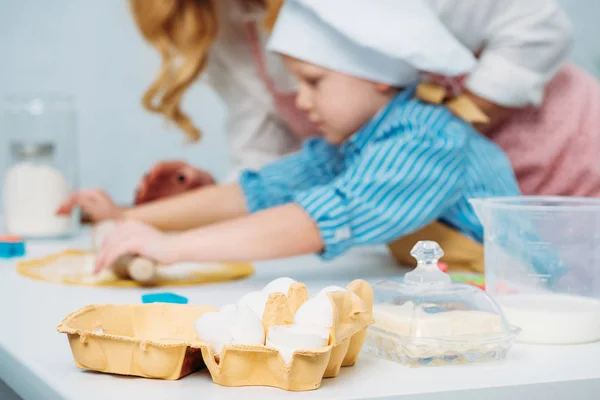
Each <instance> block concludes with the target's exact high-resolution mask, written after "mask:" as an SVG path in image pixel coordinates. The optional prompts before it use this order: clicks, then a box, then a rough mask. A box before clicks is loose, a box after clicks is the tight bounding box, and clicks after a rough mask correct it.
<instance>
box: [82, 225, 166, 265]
mask: <svg viewBox="0 0 600 400" xmlns="http://www.w3.org/2000/svg"><path fill="white" fill-rule="evenodd" d="M173 244H174V239H173V237H172V236H169V235H166V234H164V233H162V232H160V231H158V230H156V229H154V228H152V227H150V226H148V225H146V224H144V223H142V222H138V221H125V222H121V223H119V225H118V226H117V228H116V229H115V231H114V232H112V233H110V234H109V235H107V236H106V238H105V239H104V241H103V242H102V247H101V249H100V251H99V252H98V254H97V255H96V266H95V268H94V272H95V273H98V272H100V271H102V270H104V269H107V268H110V266H111V265H112V264H113V263H114V262H115V261H116V260H117V258H119V257H120V256H122V255H124V254H133V255H136V256H140V257H144V258H148V259H151V260H153V261H156V262H157V263H159V264H163V265H169V264H173V263H174V262H176V261H177V260H176V254H175V248H174V245H173Z"/></svg>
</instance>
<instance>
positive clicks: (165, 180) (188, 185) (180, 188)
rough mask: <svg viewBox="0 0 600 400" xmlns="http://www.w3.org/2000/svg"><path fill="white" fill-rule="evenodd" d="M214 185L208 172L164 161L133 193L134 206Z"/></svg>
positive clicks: (144, 178) (153, 169)
mask: <svg viewBox="0 0 600 400" xmlns="http://www.w3.org/2000/svg"><path fill="white" fill-rule="evenodd" d="M215 183H216V182H215V180H214V179H213V177H212V176H211V175H210V174H209V173H208V172H205V171H202V170H199V169H196V168H194V167H192V166H191V165H189V164H187V163H185V162H183V161H164V162H161V163H158V164H156V165H155V166H154V168H152V170H151V171H150V172H149V173H148V174H146V175H145V176H144V177H143V178H142V181H141V182H140V185H139V187H138V189H137V191H136V193H135V204H136V205H139V204H143V203H148V202H151V201H155V200H158V199H162V198H165V197H169V196H173V195H177V194H180V193H184V192H187V191H189V190H192V189H197V188H200V187H203V186H207V185H214V184H215Z"/></svg>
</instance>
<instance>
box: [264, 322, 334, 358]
mask: <svg viewBox="0 0 600 400" xmlns="http://www.w3.org/2000/svg"><path fill="white" fill-rule="evenodd" d="M328 343H329V329H327V328H324V327H319V326H308V325H307V326H301V325H279V326H272V327H270V328H269V332H268V334H267V347H270V348H273V349H276V350H277V351H279V354H280V356H281V359H282V360H283V362H285V363H286V364H289V363H290V362H291V361H292V357H293V355H294V352H295V351H298V350H314V349H318V348H320V347H324V346H327V344H328Z"/></svg>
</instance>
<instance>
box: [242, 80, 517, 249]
mask: <svg viewBox="0 0 600 400" xmlns="http://www.w3.org/2000/svg"><path fill="white" fill-rule="evenodd" d="M414 92H415V88H414V87H411V88H409V89H405V90H403V91H401V92H400V93H399V94H398V95H397V96H396V97H394V99H393V100H392V101H390V102H389V104H388V105H387V106H386V107H385V108H384V109H383V110H382V111H380V112H379V113H378V114H377V115H376V116H375V117H373V118H372V119H371V120H370V121H369V122H368V123H367V124H365V126H363V128H361V129H360V130H359V131H358V132H357V133H355V134H354V135H353V136H351V137H350V138H348V139H347V140H346V141H345V142H344V143H342V144H341V145H333V144H330V143H328V142H327V141H325V140H324V139H321V138H314V139H309V140H307V141H306V142H305V144H304V146H303V148H302V150H300V151H299V152H297V153H294V154H291V155H289V156H286V157H283V158H282V159H280V160H278V161H276V162H273V163H271V164H269V165H267V166H265V167H264V168H262V169H261V170H259V171H244V172H243V173H242V175H241V177H240V185H241V187H242V190H243V192H244V194H245V197H246V202H247V206H248V209H249V211H250V212H257V211H260V210H264V209H267V208H271V207H275V206H278V205H283V204H287V203H292V202H294V203H296V204H298V205H299V206H301V207H302V208H303V209H304V210H305V211H306V212H307V213H308V215H309V216H310V217H311V218H312V219H313V220H314V221H315V222H316V224H317V226H318V228H319V230H320V233H321V236H322V239H323V242H324V244H325V249H324V251H323V252H322V253H321V257H323V258H324V259H332V258H334V257H336V256H338V255H340V254H342V253H344V252H345V251H346V250H348V249H350V248H352V247H355V246H361V245H374V244H385V243H389V242H391V241H393V240H394V239H397V238H400V237H402V236H404V235H407V234H409V233H412V232H415V231H417V230H419V229H420V228H422V227H424V226H425V225H428V224H430V223H431V222H434V221H436V220H439V221H441V222H444V223H446V224H448V225H450V226H452V227H454V228H455V229H457V230H458V231H460V232H462V233H464V234H465V235H467V236H469V237H471V238H473V239H475V240H477V241H479V242H481V241H482V238H483V228H482V225H481V223H480V222H479V220H478V219H477V217H476V216H475V214H474V211H473V209H472V207H471V206H470V204H469V202H468V200H469V199H470V198H475V197H479V198H480V197H490V196H507V195H518V194H519V188H518V185H517V182H516V179H515V176H514V173H513V170H512V167H511V165H510V162H509V161H508V158H507V157H506V156H505V154H504V153H503V152H502V150H501V149H500V148H499V147H497V146H496V145H495V144H494V143H492V142H491V141H490V140H489V139H487V138H485V137H484V136H482V135H481V134H479V133H478V132H477V131H475V129H473V128H472V127H471V126H470V125H469V124H467V123H466V122H464V121H462V120H460V119H458V118H457V117H455V116H454V115H453V114H452V113H451V112H450V111H449V110H448V109H447V108H446V107H444V106H439V105H431V104H427V103H423V102H421V101H419V100H417V99H416V98H415V97H414ZM290 229H293V227H290Z"/></svg>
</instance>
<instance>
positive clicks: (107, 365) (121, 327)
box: [57, 280, 374, 391]
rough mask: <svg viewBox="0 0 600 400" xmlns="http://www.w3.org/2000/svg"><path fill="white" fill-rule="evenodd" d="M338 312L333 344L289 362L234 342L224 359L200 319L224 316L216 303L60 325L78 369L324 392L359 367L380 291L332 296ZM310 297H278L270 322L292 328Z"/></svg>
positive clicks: (100, 311)
mask: <svg viewBox="0 0 600 400" xmlns="http://www.w3.org/2000/svg"><path fill="white" fill-rule="evenodd" d="M327 296H328V297H329V300H330V301H331V304H332V307H333V311H334V325H333V326H332V327H331V329H330V336H329V344H328V346H326V347H322V348H319V349H310V350H300V351H296V352H295V353H294V355H293V356H292V361H291V362H290V363H289V364H286V363H285V362H284V361H283V360H282V359H281V357H280V356H279V352H278V351H277V350H275V349H272V348H268V347H266V346H264V345H226V346H225V347H224V349H223V351H222V353H221V354H215V352H214V351H213V349H212V347H211V346H209V345H208V344H206V343H203V342H202V341H200V340H199V339H198V337H197V336H196V332H195V329H194V325H193V322H194V321H195V320H197V319H198V318H199V317H200V316H201V315H202V314H204V313H206V312H209V311H216V310H217V309H216V308H215V307H211V306H196V305H180V304H164V303H153V304H139V305H138V304H136V305H91V306H87V307H84V308H82V309H80V310H77V311H75V312H73V313H71V314H70V315H68V316H67V317H66V318H65V319H64V320H63V321H62V322H61V324H60V325H59V326H58V328H57V329H58V331H59V332H60V333H64V334H66V335H67V337H68V340H69V344H70V347H71V352H72V354H73V358H74V360H75V364H76V365H77V366H78V367H79V368H81V369H86V370H94V371H99V372H105V373H112V374H121V375H133V376H139V377H145V378H155V379H168V380H175V379H179V378H182V377H184V376H186V375H188V374H190V373H192V372H195V371H197V370H199V369H201V368H203V367H204V366H206V367H207V368H208V370H209V372H210V375H211V377H212V380H213V382H215V383H217V384H219V385H222V386H272V387H277V388H281V389H285V390H292V391H304V390H313V389H317V388H318V387H319V386H320V385H321V381H322V379H323V378H332V377H335V376H337V375H338V373H339V371H340V368H341V367H346V366H351V365H354V363H355V362H356V360H357V358H358V355H359V353H360V350H361V348H362V346H363V343H364V341H365V337H366V333H367V328H368V326H369V325H371V324H372V323H373V322H374V321H373V290H372V288H371V286H370V285H369V284H368V283H367V282H365V281H362V280H356V281H353V282H352V283H351V284H350V285H348V291H347V292H334V293H328V294H327ZM307 299H308V295H307V292H306V287H305V286H304V284H302V283H298V284H294V285H292V286H291V287H290V290H289V292H288V294H287V295H284V294H283V293H272V294H271V295H270V296H269V300H268V302H267V304H266V306H265V312H264V315H263V319H262V323H263V326H264V328H265V332H266V331H267V330H268V328H269V327H270V326H274V325H284V324H290V323H292V320H293V315H294V313H295V312H296V310H297V309H298V308H299V307H300V306H301V305H302V304H303V303H304V302H305V301H306V300H307Z"/></svg>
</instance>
